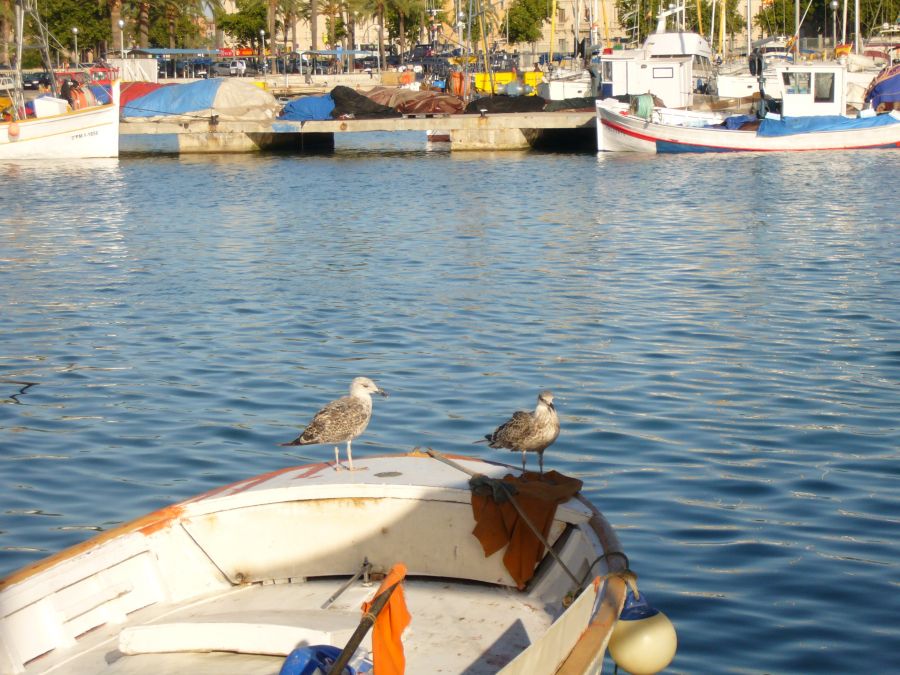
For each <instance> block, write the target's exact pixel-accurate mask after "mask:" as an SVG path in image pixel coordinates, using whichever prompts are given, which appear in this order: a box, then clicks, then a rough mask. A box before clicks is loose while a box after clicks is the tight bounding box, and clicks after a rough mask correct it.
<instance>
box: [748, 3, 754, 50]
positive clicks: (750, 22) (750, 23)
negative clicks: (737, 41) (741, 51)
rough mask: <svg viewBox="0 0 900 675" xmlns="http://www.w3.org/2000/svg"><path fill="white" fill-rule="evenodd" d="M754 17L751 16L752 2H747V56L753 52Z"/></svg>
mask: <svg viewBox="0 0 900 675" xmlns="http://www.w3.org/2000/svg"><path fill="white" fill-rule="evenodd" d="M752 27H753V17H752V16H750V0H747V56H750V52H751V51H752V50H753V36H752V33H753V28H752Z"/></svg>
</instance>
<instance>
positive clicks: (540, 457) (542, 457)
mask: <svg viewBox="0 0 900 675" xmlns="http://www.w3.org/2000/svg"><path fill="white" fill-rule="evenodd" d="M538 461H539V462H540V463H541V478H543V477H544V451H543V450H541V451H540V452H539V453H538Z"/></svg>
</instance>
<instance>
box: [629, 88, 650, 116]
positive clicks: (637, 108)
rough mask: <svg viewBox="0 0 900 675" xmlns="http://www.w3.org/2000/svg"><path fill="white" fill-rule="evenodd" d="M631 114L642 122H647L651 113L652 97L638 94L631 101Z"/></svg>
mask: <svg viewBox="0 0 900 675" xmlns="http://www.w3.org/2000/svg"><path fill="white" fill-rule="evenodd" d="M631 112H632V114H634V115H635V116H636V117H640V118H641V119H642V120H649V119H650V115H651V114H652V113H653V95H652V94H640V95H638V96H635V97H633V98H632V99H631Z"/></svg>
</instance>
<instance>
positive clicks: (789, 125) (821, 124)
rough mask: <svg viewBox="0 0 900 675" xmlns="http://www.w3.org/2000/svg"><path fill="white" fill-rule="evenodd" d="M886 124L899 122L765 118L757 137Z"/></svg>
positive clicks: (819, 117) (889, 119) (828, 117)
mask: <svg viewBox="0 0 900 675" xmlns="http://www.w3.org/2000/svg"><path fill="white" fill-rule="evenodd" d="M888 124H900V120H898V119H896V118H895V117H891V116H890V115H876V116H875V117H860V118H858V119H851V118H849V117H841V116H840V115H816V116H814V117H785V118H783V119H780V120H773V119H769V118H766V119H764V120H762V122H760V124H759V131H757V132H756V133H757V135H758V136H791V135H793V134H808V133H810V132H814V131H850V130H852V129H868V128H871V127H882V126H886V125H888Z"/></svg>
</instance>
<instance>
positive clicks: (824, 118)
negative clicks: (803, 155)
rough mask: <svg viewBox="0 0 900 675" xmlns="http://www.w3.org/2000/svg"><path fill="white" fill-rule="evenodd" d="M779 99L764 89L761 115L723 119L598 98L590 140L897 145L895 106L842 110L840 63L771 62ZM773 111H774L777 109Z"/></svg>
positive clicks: (612, 144) (637, 147) (739, 148)
mask: <svg viewBox="0 0 900 675" xmlns="http://www.w3.org/2000/svg"><path fill="white" fill-rule="evenodd" d="M775 76H776V77H777V78H778V82H779V83H780V85H781V87H782V97H781V99H780V101H774V102H773V101H771V100H770V99H767V98H766V97H765V96H763V98H762V99H761V100H762V101H763V103H764V105H763V106H762V110H761V115H760V116H753V117H750V116H741V117H737V118H727V119H723V118H722V117H721V115H716V114H714V113H708V114H707V113H702V112H692V113H691V114H690V115H689V117H690V121H689V122H687V123H686V122H684V121H683V120H673V117H676V116H681V117H685V115H683V114H682V115H678V113H679V112H680V111H672V110H670V109H666V108H662V107H656V106H653V105H652V103H651V102H649V101H648V99H645V98H643V97H642V98H641V99H638V100H637V101H636V103H633V104H632V105H631V106H623V105H622V104H620V103H619V102H618V101H613V100H603V101H597V148H598V150H601V151H614V152H617V151H624V152H644V153H680V152H775V151H808V150H858V149H866V148H898V147H900V114H898V112H897V111H890V112H885V113H881V114H878V113H877V112H876V111H875V110H874V109H869V110H865V111H863V112H862V113H860V114H859V115H858V116H854V117H849V116H846V115H845V110H846V100H845V99H846V94H845V91H846V87H845V82H844V80H845V77H846V69H845V68H844V67H843V66H841V65H839V64H823V63H818V64H817V63H804V64H800V65H794V64H785V65H782V66H779V67H777V68H776V70H775ZM776 111H777V112H776Z"/></svg>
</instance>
